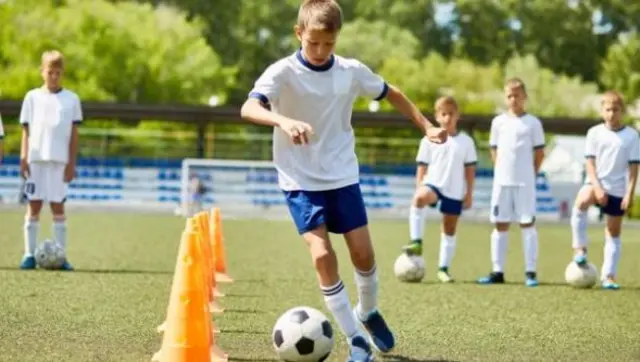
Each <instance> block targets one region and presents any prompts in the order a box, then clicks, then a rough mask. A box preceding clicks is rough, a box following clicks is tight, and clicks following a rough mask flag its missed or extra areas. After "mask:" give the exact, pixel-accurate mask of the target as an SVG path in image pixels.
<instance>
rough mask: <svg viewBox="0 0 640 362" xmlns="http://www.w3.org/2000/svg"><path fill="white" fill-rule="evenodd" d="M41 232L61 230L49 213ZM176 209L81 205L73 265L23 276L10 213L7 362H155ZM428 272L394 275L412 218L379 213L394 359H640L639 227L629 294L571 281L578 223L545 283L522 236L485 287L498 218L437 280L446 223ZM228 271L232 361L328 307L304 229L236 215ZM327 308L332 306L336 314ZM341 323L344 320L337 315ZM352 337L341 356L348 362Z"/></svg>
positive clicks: (0, 287)
mask: <svg viewBox="0 0 640 362" xmlns="http://www.w3.org/2000/svg"><path fill="white" fill-rule="evenodd" d="M44 219H45V222H43V223H42V226H41V229H40V230H41V237H40V239H44V237H45V236H48V235H51V233H50V231H49V230H50V227H49V223H48V222H47V221H46V220H48V217H47V216H45V217H44ZM183 225H184V220H183V219H180V218H177V217H172V216H158V215H137V214H124V215H115V214H101V213H86V214H81V213H75V214H73V215H72V216H71V217H70V221H69V239H70V250H69V257H70V261H71V262H72V263H73V264H74V266H75V267H76V268H77V271H75V272H73V273H60V272H48V271H40V270H38V271H29V272H25V271H18V270H17V264H18V263H19V261H20V258H21V255H22V214H21V213H19V212H0V230H1V232H0V250H2V254H0V306H1V308H0V361H22V362H28V361H56V362H57V361H61V360H64V361H68V362H75V361H78V362H80V361H82V362H89V361H114V362H115V361H117V362H129V361H148V360H150V358H151V356H152V355H153V353H154V352H155V351H156V350H158V349H159V347H160V344H161V336H160V335H158V334H157V333H156V332H155V328H156V327H157V326H158V325H159V324H160V323H161V322H162V321H163V320H164V317H165V315H166V307H167V302H168V296H169V289H170V284H171V278H172V273H173V268H174V266H175V256H176V252H177V246H178V241H179V240H178V238H179V235H180V232H181V230H182V228H183ZM427 230H428V236H427V237H426V238H425V239H426V240H427V242H426V262H427V268H428V271H427V278H426V279H425V281H424V282H423V283H421V284H411V285H409V284H401V283H399V282H397V281H395V279H394V277H393V273H392V265H393V262H394V259H395V257H396V256H397V255H398V250H399V247H400V245H402V244H403V243H404V242H405V241H406V240H405V239H406V238H405V235H407V226H406V225H405V223H404V222H400V221H398V222H391V221H385V222H374V223H373V225H372V232H373V236H374V242H375V245H376V252H377V258H378V265H379V269H378V270H379V273H380V282H381V293H380V307H381V310H382V311H383V312H384V313H385V316H386V318H387V319H388V322H389V324H390V325H391V326H392V327H393V328H394V329H395V332H396V335H397V340H398V345H397V348H396V349H395V351H394V356H389V357H386V358H384V359H383V360H387V361H418V362H419V361H566V360H570V359H580V360H582V361H602V360H607V361H638V360H640V345H639V344H638V336H639V335H638V327H637V326H638V323H639V322H640V308H638V306H640V302H639V301H640V265H639V264H638V263H637V260H636V256H637V255H639V254H640V242H639V240H638V239H637V238H634V237H633V236H632V235H633V234H634V233H636V234H637V233H638V231H637V230H633V229H631V230H628V231H627V234H626V235H627V237H626V239H625V238H623V250H624V251H623V255H622V262H621V269H620V282H621V284H622V286H623V289H622V290H620V291H618V292H610V291H601V290H598V289H593V290H573V289H571V288H569V287H567V286H564V285H563V273H564V268H565V266H566V265H567V263H568V261H569V258H570V250H569V242H570V233H569V228H568V225H558V226H550V225H541V226H540V227H539V235H540V241H541V245H540V261H539V270H540V272H539V276H540V280H541V282H542V285H541V286H540V287H539V288H536V289H527V288H525V287H524V286H523V279H524V278H523V263H522V248H521V243H520V235H519V232H518V231H517V229H513V232H512V233H511V243H510V249H509V255H508V264H507V273H506V276H507V279H508V281H509V283H508V284H506V285H502V286H478V285H474V283H473V281H474V280H475V279H476V278H477V277H479V276H481V275H484V274H485V273H487V272H488V270H489V267H490V263H489V241H488V237H489V232H490V227H489V226H488V225H479V224H469V223H467V224H463V225H461V227H460V231H459V236H458V240H459V241H458V251H457V255H456V258H455V260H454V265H453V268H452V272H453V273H454V276H455V277H456V278H457V280H458V283H456V284H453V285H441V284H437V283H435V281H434V274H435V272H434V269H435V267H436V258H437V249H438V242H437V240H438V238H439V236H438V230H437V228H436V226H435V225H433V224H431V225H428V226H427ZM224 232H225V236H226V240H227V253H228V259H229V264H230V272H231V274H232V276H233V277H234V278H235V279H236V282H235V283H233V284H230V285H223V286H222V289H223V291H225V292H226V293H227V296H226V297H225V298H223V299H222V300H221V303H222V304H223V305H224V307H226V308H227V310H226V311H225V313H224V314H223V315H221V316H218V317H216V320H215V321H216V325H217V327H218V328H220V329H221V330H222V334H221V335H220V336H219V338H218V344H219V345H220V346H221V347H222V348H223V349H224V350H226V351H227V352H228V353H229V354H230V357H231V358H232V360H236V361H254V360H255V361H269V360H274V359H275V356H274V353H273V350H272V347H271V341H270V333H271V328H272V326H273V323H274V322H275V320H276V319H277V317H278V316H279V314H280V313H281V312H283V311H285V310H286V309H289V308H290V307H293V306H297V305H309V306H312V307H315V308H318V309H320V310H322V311H324V312H325V313H327V312H326V309H325V308H324V305H323V302H322V298H321V296H320V294H319V292H318V289H317V286H316V283H315V277H314V273H313V270H312V269H311V262H310V258H309V256H308V255H307V251H306V249H305V247H304V245H303V243H302V242H301V241H300V240H299V238H298V236H297V235H296V233H295V231H294V229H293V227H292V225H291V224H290V223H288V222H276V221H233V220H228V221H225V224H224ZM591 237H592V248H591V250H592V254H591V258H592V261H593V262H595V263H596V264H597V265H600V263H601V260H602V256H601V254H602V252H601V250H602V242H601V241H600V240H601V239H602V237H601V229H600V228H597V229H596V228H594V229H592V230H591ZM334 245H335V247H336V249H337V252H338V253H339V258H340V262H341V267H340V269H341V272H342V275H343V278H344V280H345V282H346V284H347V286H348V289H349V291H350V293H351V296H352V300H354V301H355V293H354V292H355V289H354V287H353V282H352V279H353V278H352V271H351V270H352V269H351V267H350V265H349V263H348V259H347V253H346V249H345V247H344V243H342V242H341V240H340V239H338V238H337V237H334ZM327 314H328V313H327ZM334 326H335V328H336V329H337V326H336V325H335V323H334ZM345 357H346V346H345V343H344V341H343V339H342V337H341V336H339V337H338V338H337V344H336V347H335V349H334V352H333V354H332V356H331V358H330V359H329V360H330V361H342V360H344V358H345Z"/></svg>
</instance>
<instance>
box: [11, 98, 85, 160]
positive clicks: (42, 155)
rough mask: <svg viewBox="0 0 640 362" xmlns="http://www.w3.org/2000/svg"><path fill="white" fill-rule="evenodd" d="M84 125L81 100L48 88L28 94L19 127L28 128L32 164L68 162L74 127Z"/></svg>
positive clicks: (29, 158) (23, 104)
mask: <svg viewBox="0 0 640 362" xmlns="http://www.w3.org/2000/svg"><path fill="white" fill-rule="evenodd" d="M81 122H82V107H81V105H80V98H79V97H78V96H77V95H76V94H75V93H74V92H72V91H70V90H67V89H61V90H60V91H58V92H55V93H52V92H50V91H49V90H47V89H45V88H36V89H33V90H30V91H29V92H27V94H26V95H25V97H24V101H23V103H22V110H21V112H20V123H21V124H22V125H23V126H28V127H29V154H28V160H29V162H59V163H65V164H66V163H67V162H68V161H69V142H70V141H71V129H72V127H73V124H78V123H81Z"/></svg>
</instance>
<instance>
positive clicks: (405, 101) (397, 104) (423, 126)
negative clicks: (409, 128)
mask: <svg viewBox="0 0 640 362" xmlns="http://www.w3.org/2000/svg"><path fill="white" fill-rule="evenodd" d="M387 100H388V101H389V103H391V105H392V106H393V107H394V108H395V109H397V110H398V112H400V113H402V115H403V116H405V117H408V118H409V119H411V121H413V123H414V124H415V125H416V126H417V127H418V129H420V130H421V131H422V133H423V134H425V135H427V137H428V138H429V140H430V141H432V142H444V141H445V140H446V139H447V132H446V131H445V130H443V129H442V128H440V127H439V126H438V125H437V124H436V123H435V121H431V120H430V119H428V118H427V117H425V116H424V115H423V114H422V112H420V110H419V109H418V107H416V105H415V104H413V102H411V101H410V100H409V98H408V97H407V96H406V95H405V94H404V93H402V91H401V90H400V89H398V88H397V87H396V86H394V85H389V91H388V92H387Z"/></svg>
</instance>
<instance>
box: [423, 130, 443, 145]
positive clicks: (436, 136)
mask: <svg viewBox="0 0 640 362" xmlns="http://www.w3.org/2000/svg"><path fill="white" fill-rule="evenodd" d="M426 136H427V138H428V139H429V141H431V142H433V143H445V142H446V141H447V131H445V130H444V129H442V128H440V127H430V128H427V132H426Z"/></svg>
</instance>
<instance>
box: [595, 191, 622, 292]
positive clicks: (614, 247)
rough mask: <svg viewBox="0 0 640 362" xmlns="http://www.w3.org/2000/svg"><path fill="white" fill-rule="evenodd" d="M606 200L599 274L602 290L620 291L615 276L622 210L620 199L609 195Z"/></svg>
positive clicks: (619, 246)
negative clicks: (605, 222) (602, 252)
mask: <svg viewBox="0 0 640 362" xmlns="http://www.w3.org/2000/svg"><path fill="white" fill-rule="evenodd" d="M608 199H609V201H608V203H607V205H606V206H605V207H604V208H603V212H604V213H605V215H606V220H607V224H606V227H605V242H604V258H603V263H602V271H601V273H600V274H601V279H602V287H603V288H604V289H611V290H617V289H620V286H619V285H618V283H617V282H616V276H617V274H618V264H619V263H620V252H621V250H622V242H621V240H620V233H621V229H622V218H623V216H624V210H622V208H621V207H620V205H621V204H622V198H619V197H615V196H611V195H609V197H608Z"/></svg>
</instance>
